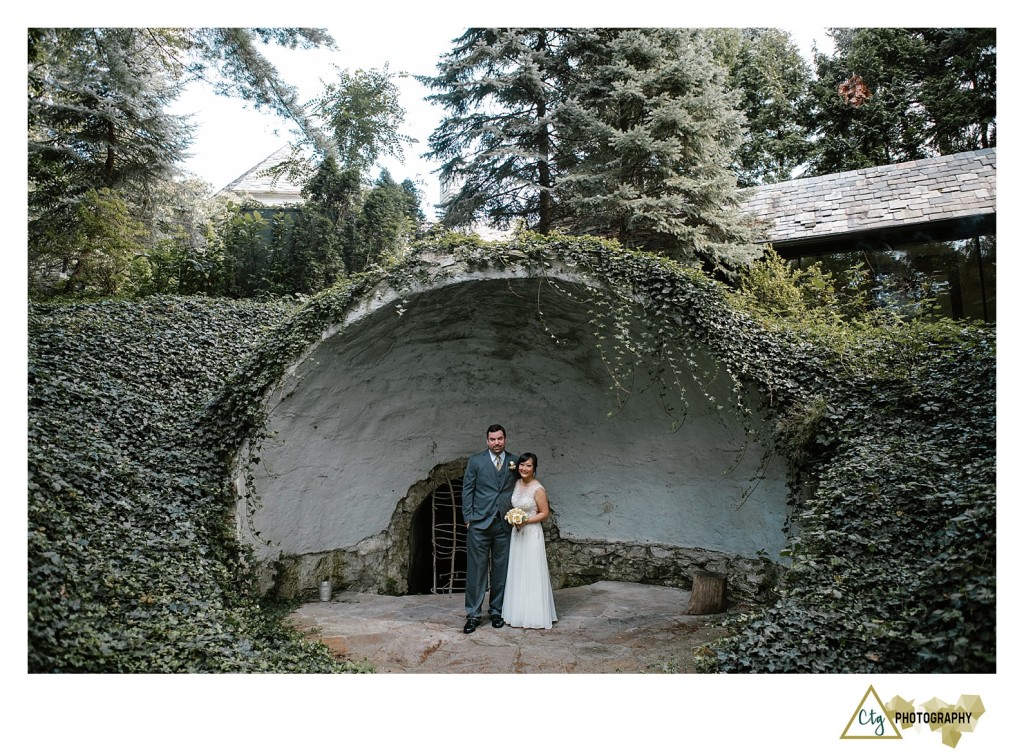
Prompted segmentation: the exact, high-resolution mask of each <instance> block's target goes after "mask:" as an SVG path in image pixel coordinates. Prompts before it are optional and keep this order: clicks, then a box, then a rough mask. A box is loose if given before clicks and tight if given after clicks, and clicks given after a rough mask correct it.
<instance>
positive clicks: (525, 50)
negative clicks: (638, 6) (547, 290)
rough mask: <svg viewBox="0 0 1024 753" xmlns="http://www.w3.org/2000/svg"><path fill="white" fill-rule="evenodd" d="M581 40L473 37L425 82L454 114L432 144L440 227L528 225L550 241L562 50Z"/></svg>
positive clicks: (513, 34)
mask: <svg viewBox="0 0 1024 753" xmlns="http://www.w3.org/2000/svg"><path fill="white" fill-rule="evenodd" d="M574 33H575V32H571V31H568V30H559V29H493V28H491V29H469V30H468V31H467V32H466V33H465V34H463V35H462V36H461V37H459V38H458V39H456V40H455V42H454V44H455V46H454V48H453V49H452V51H451V52H449V53H447V54H446V55H445V56H444V57H443V58H442V59H441V62H440V63H438V66H437V68H438V73H437V75H435V76H424V77H420V78H419V80H420V81H422V82H423V83H424V84H426V85H427V86H429V87H430V88H431V89H433V90H434V91H435V92H437V93H435V94H431V95H430V96H429V97H427V99H428V100H430V101H433V102H437V103H438V104H440V105H442V106H444V108H445V109H446V110H447V111H448V112H449V115H448V116H447V117H446V118H445V119H444V120H443V121H442V122H441V124H440V125H439V126H438V127H437V129H436V130H435V131H434V133H433V134H432V135H431V137H430V152H429V156H431V157H433V158H435V159H438V160H440V162H441V170H440V175H441V185H442V186H444V187H446V197H445V198H444V199H443V201H442V204H441V209H442V211H443V216H442V222H444V224H446V225H448V226H455V227H465V226H469V225H472V224H473V223H474V222H475V221H477V220H479V219H482V218H486V219H487V220H489V221H490V222H491V223H492V224H493V225H495V226H497V227H507V226H508V225H509V224H510V223H512V222H513V221H516V220H520V219H522V220H525V221H526V222H527V223H528V224H529V225H530V226H531V227H533V228H534V229H536V230H537V231H538V232H541V233H547V232H548V231H549V230H550V228H551V226H552V223H553V220H554V217H555V212H556V208H555V198H554V186H555V182H556V178H557V176H556V174H555V169H554V164H555V162H556V157H557V149H558V141H557V133H556V128H555V124H554V120H553V118H554V112H555V110H556V108H557V106H558V103H559V101H560V100H561V98H562V96H563V95H564V85H565V82H564V81H563V79H564V77H565V75H566V73H567V67H566V62H565V60H564V57H563V55H562V48H563V46H564V44H565V41H566V39H567V37H570V36H572V35H573V34H574Z"/></svg>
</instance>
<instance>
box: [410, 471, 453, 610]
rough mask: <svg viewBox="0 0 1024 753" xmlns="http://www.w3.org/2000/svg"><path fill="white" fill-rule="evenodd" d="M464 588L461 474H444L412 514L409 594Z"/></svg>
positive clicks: (449, 591) (448, 592)
mask: <svg viewBox="0 0 1024 753" xmlns="http://www.w3.org/2000/svg"><path fill="white" fill-rule="evenodd" d="M465 590H466V524H465V521H464V520H463V518H462V477H461V476H458V477H456V478H449V477H447V475H445V477H444V478H442V479H440V480H439V483H438V484H437V486H436V487H435V488H434V491H432V492H431V493H430V494H428V495H427V497H426V499H424V500H423V502H422V503H421V504H420V506H419V507H418V508H417V510H416V512H415V513H414V514H413V517H412V525H411V526H410V529H409V590H408V593H410V594H451V593H463V592H464V591H465Z"/></svg>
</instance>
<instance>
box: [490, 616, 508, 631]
mask: <svg viewBox="0 0 1024 753" xmlns="http://www.w3.org/2000/svg"><path fill="white" fill-rule="evenodd" d="M491 627H493V628H503V627H505V620H503V619H501V615H494V616H492V617H491Z"/></svg>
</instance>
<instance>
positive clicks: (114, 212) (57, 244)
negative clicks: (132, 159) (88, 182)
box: [29, 188, 148, 296]
mask: <svg viewBox="0 0 1024 753" xmlns="http://www.w3.org/2000/svg"><path fill="white" fill-rule="evenodd" d="M144 237H145V229H144V228H143V226H142V224H141V223H139V222H138V221H136V220H135V219H134V218H133V217H132V215H131V213H130V211H129V209H128V206H127V204H126V203H125V202H124V201H123V200H122V199H121V197H120V196H119V195H118V194H117V193H116V192H114V191H110V190H109V189H106V188H104V189H101V190H99V191H94V190H89V191H88V192H86V194H85V195H84V196H83V197H82V200H81V201H80V202H79V203H78V204H77V206H76V208H75V221H74V223H73V224H72V225H71V226H70V227H69V228H68V229H67V232H66V233H65V234H63V235H61V236H59V237H54V238H52V239H50V242H49V243H48V244H47V246H46V251H45V253H44V252H41V251H35V252H33V251H32V250H30V252H29V285H30V287H33V288H35V289H36V290H37V291H48V292H56V291H57V290H60V292H63V293H75V294H79V295H108V296H109V295H119V294H126V293H132V292H134V291H135V290H137V289H138V288H139V287H142V286H145V285H146V282H147V275H148V267H147V265H146V264H145V263H144V259H142V258H140V247H141V244H142V240H143V238H144Z"/></svg>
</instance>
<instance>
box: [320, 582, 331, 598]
mask: <svg viewBox="0 0 1024 753" xmlns="http://www.w3.org/2000/svg"><path fill="white" fill-rule="evenodd" d="M330 600H331V582H330V581H329V580H325V581H324V582H323V583H321V584H320V601H330Z"/></svg>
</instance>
